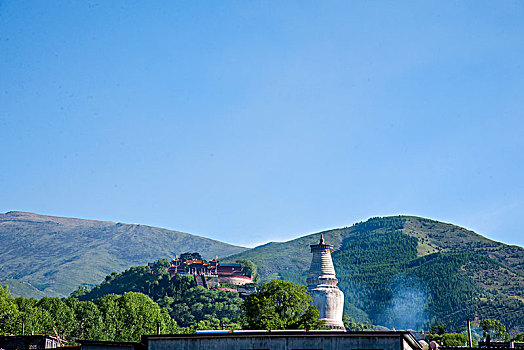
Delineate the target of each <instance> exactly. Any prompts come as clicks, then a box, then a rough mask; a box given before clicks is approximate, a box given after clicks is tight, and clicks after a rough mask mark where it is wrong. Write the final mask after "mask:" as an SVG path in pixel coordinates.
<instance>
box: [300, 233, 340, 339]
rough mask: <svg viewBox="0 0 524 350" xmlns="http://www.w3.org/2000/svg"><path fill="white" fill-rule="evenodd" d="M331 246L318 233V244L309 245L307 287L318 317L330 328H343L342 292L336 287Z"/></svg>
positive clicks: (336, 281)
mask: <svg viewBox="0 0 524 350" xmlns="http://www.w3.org/2000/svg"><path fill="white" fill-rule="evenodd" d="M332 251H333V246H332V245H330V244H325V243H324V235H322V234H321V235H320V242H319V244H312V245H311V252H312V253H313V259H312V260H311V267H310V268H309V276H308V278H307V287H308V290H309V293H310V294H311V296H312V297H313V305H315V306H316V307H317V308H318V311H320V318H321V319H323V320H325V322H326V326H327V327H329V328H331V329H342V330H343V329H345V327H344V323H343V322H342V311H343V309H344V293H342V291H341V290H340V289H338V287H337V283H338V280H337V277H336V276H335V267H334V266H333V261H332V260H331V252H332Z"/></svg>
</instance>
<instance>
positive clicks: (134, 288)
mask: <svg viewBox="0 0 524 350" xmlns="http://www.w3.org/2000/svg"><path fill="white" fill-rule="evenodd" d="M168 266H170V263H169V261H168V260H167V259H161V260H159V261H158V262H157V267H156V268H155V273H152V270H151V268H150V267H149V266H134V267H131V268H130V269H127V270H125V271H124V272H122V273H112V274H111V275H108V276H106V278H105V280H104V281H103V282H102V283H101V284H100V285H97V286H96V287H95V288H93V289H91V290H88V289H86V288H84V287H80V288H79V289H77V290H76V291H74V292H73V293H72V296H73V297H75V298H78V299H79V300H81V301H96V300H97V299H99V298H102V297H104V296H106V295H109V294H124V293H126V292H138V293H143V294H146V295H148V296H149V297H150V298H151V299H153V301H155V302H157V303H158V305H160V307H162V308H165V309H166V310H167V311H168V312H169V315H170V316H171V317H172V318H173V319H174V320H176V321H177V323H178V325H179V326H182V327H189V326H192V325H194V324H196V323H198V322H200V321H211V320H217V321H220V322H221V323H222V324H230V323H232V322H239V319H240V317H241V304H242V299H241V298H239V296H238V293H236V292H227V291H223V290H214V289H206V288H204V287H201V286H197V283H196V282H195V279H194V277H193V276H191V275H188V276H182V275H175V276H174V277H173V278H171V277H170V274H169V273H168V271H167V267H168Z"/></svg>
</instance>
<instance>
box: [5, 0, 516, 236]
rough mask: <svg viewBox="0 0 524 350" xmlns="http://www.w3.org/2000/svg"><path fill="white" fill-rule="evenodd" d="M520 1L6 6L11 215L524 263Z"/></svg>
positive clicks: (7, 155)
mask: <svg viewBox="0 0 524 350" xmlns="http://www.w3.org/2000/svg"><path fill="white" fill-rule="evenodd" d="M523 135H524V3H523V2H521V1H445V2H442V1H406V2H397V1H340V2H338V1H327V2H324V1H316V2H313V1H302V0H301V1H285V2H284V1H273V2H271V1H264V2H256V1H228V2H224V1H201V2H199V1H155V2H146V1H100V2H98V1H76V2H72V1H0V150H1V152H2V153H1V157H2V162H1V163H0V164H1V165H0V188H1V190H0V212H7V211H10V210H22V211H32V212H37V213H41V214H48V215H57V216H72V217H80V218H90V219H99V220H111V221H120V222H127V223H141V224H148V225H153V226H161V227H166V228H170V229H176V230H181V231H185V232H190V233H193V234H198V235H202V236H207V237H211V238H215V239H219V240H222V241H226V242H230V243H234V244H240V245H246V246H253V245H256V244H260V243H264V242H267V241H282V240H287V239H291V238H294V237H298V236H301V235H303V234H307V233H312V232H317V231H320V230H324V229H329V228H336V227H342V226H349V225H351V224H353V223H355V222H357V221H362V220H365V219H367V218H369V217H373V216H383V215H398V214H409V215H417V216H423V217H428V218H432V219H436V220H441V221H445V222H451V223H454V224H457V225H460V226H464V227H466V228H468V229H472V230H474V231H476V232H478V233H480V234H482V235H485V236H487V237H489V238H492V239H495V240H499V241H503V242H505V243H510V244H518V245H521V246H522V245H524V233H523V229H522V227H523V226H522V223H521V222H520V220H521V219H522V217H523V215H522V214H523V213H524V185H523V176H522V173H523V170H524V154H523V150H524V137H523Z"/></svg>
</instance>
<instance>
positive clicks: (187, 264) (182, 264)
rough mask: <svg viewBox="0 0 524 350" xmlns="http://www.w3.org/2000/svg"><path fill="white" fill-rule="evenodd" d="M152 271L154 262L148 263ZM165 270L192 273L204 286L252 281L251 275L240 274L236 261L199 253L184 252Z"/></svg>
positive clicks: (249, 282)
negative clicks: (209, 257) (211, 258)
mask: <svg viewBox="0 0 524 350" xmlns="http://www.w3.org/2000/svg"><path fill="white" fill-rule="evenodd" d="M148 265H149V267H150V268H151V269H152V271H153V273H154V272H155V269H156V263H149V264H148ZM167 271H168V272H169V274H170V275H171V277H174V276H175V275H192V276H195V280H196V282H197V284H198V285H201V286H203V287H206V288H215V287H217V288H218V287H220V284H232V285H235V286H242V285H245V284H251V283H253V277H252V276H244V275H242V265H241V264H238V263H221V262H220V261H219V260H218V257H217V258H215V259H213V260H209V261H207V260H205V259H202V257H201V256H200V254H199V253H184V254H181V255H180V257H179V258H175V259H173V260H172V261H171V266H169V267H168V268H167Z"/></svg>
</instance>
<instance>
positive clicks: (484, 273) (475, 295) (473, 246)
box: [226, 216, 524, 334]
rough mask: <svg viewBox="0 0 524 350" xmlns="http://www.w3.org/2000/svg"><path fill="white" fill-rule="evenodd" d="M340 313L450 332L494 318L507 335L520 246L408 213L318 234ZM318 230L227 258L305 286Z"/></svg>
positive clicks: (519, 293)
mask: <svg viewBox="0 0 524 350" xmlns="http://www.w3.org/2000/svg"><path fill="white" fill-rule="evenodd" d="M322 233H323V234H324V238H325V240H326V242H328V243H329V244H333V246H334V252H333V254H332V257H333V262H334V264H335V269H336V272H337V278H338V279H339V287H340V288H341V289H342V291H343V292H344V294H345V300H346V303H345V311H346V312H347V313H348V314H349V315H351V316H352V317H353V318H355V319H356V320H359V321H371V322H373V323H375V324H381V325H385V326H388V327H396V328H406V327H427V326H428V325H430V324H435V323H436V322H442V323H443V324H447V325H449V326H450V327H451V328H453V329H459V328H460V327H462V326H463V325H465V320H466V318H468V317H469V318H472V319H474V318H498V319H500V320H501V321H504V323H505V324H506V326H507V327H508V329H509V330H510V332H511V333H512V334H515V333H517V332H522V331H524V249H523V248H522V247H518V246H510V245H506V244H503V243H499V242H495V241H493V240H490V239H488V238H485V237H483V236H481V235H479V234H477V233H475V232H473V231H470V230H467V229H464V228H461V227H458V226H455V225H452V224H448V223H442V222H438V221H434V220H430V219H424V218H420V217H413V216H394V217H384V218H372V219H369V220H367V221H365V222H361V223H357V224H355V225H353V226H351V227H345V228H340V229H333V230H328V231H324V232H322ZM319 236H320V232H319V233H315V234H310V235H307V236H303V237H300V238H297V239H294V240H291V241H288V242H279V243H273V244H270V245H264V246H259V247H256V248H254V249H251V250H247V251H244V252H242V253H239V254H235V255H233V256H230V257H228V258H227V259H226V260H227V261H234V260H236V259H239V258H243V259H249V260H251V261H253V262H254V263H255V264H257V266H258V271H259V273H260V275H261V277H262V279H263V280H267V279H272V278H280V279H286V280H290V281H293V282H296V283H302V284H305V279H306V276H307V271H308V269H309V264H310V262H311V253H310V250H309V245H311V244H316V243H317V242H318V240H319Z"/></svg>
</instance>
